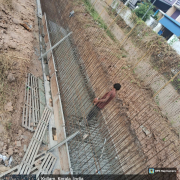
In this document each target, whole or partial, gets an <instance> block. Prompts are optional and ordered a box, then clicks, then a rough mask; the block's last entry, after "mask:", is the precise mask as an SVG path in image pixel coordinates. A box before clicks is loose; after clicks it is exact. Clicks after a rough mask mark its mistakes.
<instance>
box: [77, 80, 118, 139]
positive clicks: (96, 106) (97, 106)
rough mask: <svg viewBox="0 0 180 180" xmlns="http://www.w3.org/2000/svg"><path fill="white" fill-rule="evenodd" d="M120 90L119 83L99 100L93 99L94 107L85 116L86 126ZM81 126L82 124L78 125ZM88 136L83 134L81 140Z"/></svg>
mask: <svg viewBox="0 0 180 180" xmlns="http://www.w3.org/2000/svg"><path fill="white" fill-rule="evenodd" d="M120 89H121V85H120V84H119V83H115V84H114V85H113V88H112V90H111V91H109V92H107V93H106V94H104V96H103V97H102V98H101V99H98V98H95V99H94V100H93V103H94V107H93V108H92V109H91V110H90V112H89V113H88V115H87V116H86V120H87V125H88V121H90V120H91V119H92V118H93V117H96V116H97V115H98V113H99V111H100V110H101V109H103V108H104V107H105V106H106V105H107V104H108V103H109V102H110V101H111V100H112V99H113V98H114V97H115V96H116V92H117V91H119V90H120ZM80 125H81V126H82V122H81V123H80ZM87 136H88V135H87V134H85V135H84V136H83V139H85V138H86V137H87Z"/></svg>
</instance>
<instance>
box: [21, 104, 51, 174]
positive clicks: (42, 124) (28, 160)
mask: <svg viewBox="0 0 180 180" xmlns="http://www.w3.org/2000/svg"><path fill="white" fill-rule="evenodd" d="M50 117H51V111H50V110H49V109H48V108H47V107H46V108H45V109H44V112H43V114H42V117H41V119H40V121H39V123H38V126H37V128H36V130H35V132H34V135H33V137H32V139H31V142H30V144H29V146H28V149H27V151H26V153H25V155H24V157H23V160H22V162H21V164H20V166H19V168H18V174H29V173H30V172H31V170H32V168H33V164H34V161H35V158H36V156H37V153H38V150H39V148H40V145H41V143H42V139H43V137H44V134H45V131H46V130H47V126H48V123H49V120H50Z"/></svg>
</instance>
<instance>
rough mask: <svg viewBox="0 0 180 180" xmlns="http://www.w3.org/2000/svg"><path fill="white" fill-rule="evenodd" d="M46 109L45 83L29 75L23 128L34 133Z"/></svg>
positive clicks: (26, 86)
mask: <svg viewBox="0 0 180 180" xmlns="http://www.w3.org/2000/svg"><path fill="white" fill-rule="evenodd" d="M44 107H45V95H44V90H43V81H42V80H41V79H40V78H36V77H35V76H33V75H32V74H30V73H29V74H28V76H27V82H26V84H25V96H24V107H23V116H22V126H23V127H24V128H26V129H28V130H30V131H34V130H35V127H36V126H37V124H38V121H39V119H40V117H41V115H42V112H43V110H44Z"/></svg>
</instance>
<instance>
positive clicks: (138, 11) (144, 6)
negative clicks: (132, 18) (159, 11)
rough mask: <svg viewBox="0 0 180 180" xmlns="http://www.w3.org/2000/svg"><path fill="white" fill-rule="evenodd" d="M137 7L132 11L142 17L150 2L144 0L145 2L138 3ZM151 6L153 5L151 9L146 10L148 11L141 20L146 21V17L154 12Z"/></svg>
mask: <svg viewBox="0 0 180 180" xmlns="http://www.w3.org/2000/svg"><path fill="white" fill-rule="evenodd" d="M138 6H139V7H138V8H137V9H135V10H134V12H135V13H136V15H137V16H138V17H139V18H142V17H143V16H144V14H145V13H146V11H147V10H148V9H149V7H150V6H151V3H148V2H145V3H143V4H142V3H139V4H138ZM153 8H154V6H152V7H151V9H150V10H149V11H148V13H147V14H146V15H145V17H144V19H143V21H146V20H147V19H149V18H150V15H152V14H154V12H153Z"/></svg>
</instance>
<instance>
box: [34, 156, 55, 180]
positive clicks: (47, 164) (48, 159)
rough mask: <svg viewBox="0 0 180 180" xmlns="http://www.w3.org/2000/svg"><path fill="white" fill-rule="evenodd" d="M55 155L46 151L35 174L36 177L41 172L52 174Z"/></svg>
mask: <svg viewBox="0 0 180 180" xmlns="http://www.w3.org/2000/svg"><path fill="white" fill-rule="evenodd" d="M56 159H57V158H56V157H55V156H54V155H53V154H52V153H47V154H46V155H45V158H44V160H43V162H42V164H41V166H40V167H39V171H38V173H37V174H36V177H37V178H38V177H39V175H41V174H52V170H53V167H54V164H55V163H56Z"/></svg>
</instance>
